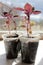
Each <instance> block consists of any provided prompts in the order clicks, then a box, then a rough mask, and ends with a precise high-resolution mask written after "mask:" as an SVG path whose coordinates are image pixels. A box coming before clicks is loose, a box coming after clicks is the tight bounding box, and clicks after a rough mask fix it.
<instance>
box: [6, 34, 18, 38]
mask: <svg viewBox="0 0 43 65" xmlns="http://www.w3.org/2000/svg"><path fill="white" fill-rule="evenodd" d="M18 36H19V35H18V34H15V35H14V36H12V35H11V36H7V38H16V37H18Z"/></svg>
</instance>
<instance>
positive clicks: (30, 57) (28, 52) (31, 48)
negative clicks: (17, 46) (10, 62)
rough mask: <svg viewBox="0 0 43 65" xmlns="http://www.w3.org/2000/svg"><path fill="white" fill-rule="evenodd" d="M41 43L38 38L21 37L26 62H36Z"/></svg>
mask: <svg viewBox="0 0 43 65" xmlns="http://www.w3.org/2000/svg"><path fill="white" fill-rule="evenodd" d="M38 44H39V39H38V38H34V37H32V38H26V37H22V38H21V58H22V62H24V63H29V64H32V63H35V58H36V53H37V48H38Z"/></svg>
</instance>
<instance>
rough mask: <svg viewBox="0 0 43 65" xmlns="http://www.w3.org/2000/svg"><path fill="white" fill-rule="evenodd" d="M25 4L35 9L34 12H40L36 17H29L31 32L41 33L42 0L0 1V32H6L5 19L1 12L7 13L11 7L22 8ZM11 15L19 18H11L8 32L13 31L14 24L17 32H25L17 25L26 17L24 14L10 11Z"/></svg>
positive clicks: (42, 17)
mask: <svg viewBox="0 0 43 65" xmlns="http://www.w3.org/2000/svg"><path fill="white" fill-rule="evenodd" d="M26 3H30V4H31V5H32V6H34V7H35V10H40V11H41V14H38V15H33V14H32V15H30V21H31V23H32V24H33V25H32V30H33V31H40V30H41V31H43V0H37V1H36V0H9V1H8V0H0V31H6V30H8V29H7V27H6V25H5V22H6V19H7V18H6V17H3V16H2V12H5V11H6V12H9V11H10V10H11V9H12V8H13V7H21V8H23V7H24V5H25V4H26ZM11 14H12V15H20V17H17V18H13V20H12V21H11V24H10V30H14V23H13V21H15V22H16V24H17V29H19V30H21V29H22V30H25V29H24V28H20V27H19V25H20V24H21V23H20V22H22V21H23V17H24V16H26V15H25V14H24V12H21V11H16V10H12V11H11Z"/></svg>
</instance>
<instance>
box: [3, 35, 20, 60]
mask: <svg viewBox="0 0 43 65" xmlns="http://www.w3.org/2000/svg"><path fill="white" fill-rule="evenodd" d="M3 39H4V43H5V49H6V58H7V59H15V58H17V56H18V52H19V51H20V48H21V43H20V40H19V36H18V35H17V34H16V35H12V36H10V35H8V34H6V35H4V36H3Z"/></svg>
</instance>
